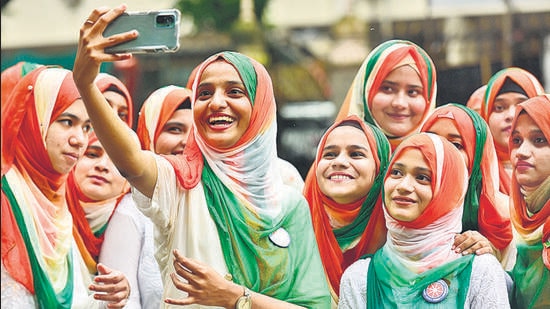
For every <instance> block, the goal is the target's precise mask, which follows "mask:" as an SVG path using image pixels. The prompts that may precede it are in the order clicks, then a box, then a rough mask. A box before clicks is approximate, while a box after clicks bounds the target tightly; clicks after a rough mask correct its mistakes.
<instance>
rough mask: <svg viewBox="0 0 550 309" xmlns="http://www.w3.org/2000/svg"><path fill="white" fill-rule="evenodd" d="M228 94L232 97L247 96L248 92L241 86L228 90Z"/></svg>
mask: <svg viewBox="0 0 550 309" xmlns="http://www.w3.org/2000/svg"><path fill="white" fill-rule="evenodd" d="M228 95H229V96H230V97H232V98H240V97H243V96H246V92H245V91H244V90H243V89H240V88H231V89H229V91H228Z"/></svg>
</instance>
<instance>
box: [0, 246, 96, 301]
mask: <svg viewBox="0 0 550 309" xmlns="http://www.w3.org/2000/svg"><path fill="white" fill-rule="evenodd" d="M71 251H72V254H73V268H74V272H73V284H74V287H73V289H74V290H73V304H72V306H71V308H73V309H95V308H107V303H105V302H103V301H99V300H95V299H94V298H93V293H92V292H91V291H90V290H88V286H89V285H90V284H91V283H92V280H91V277H90V274H89V273H88V268H87V267H86V264H85V263H84V259H83V258H82V256H81V255H80V251H79V250H78V247H77V245H76V243H75V242H74V240H73V243H72V250H71ZM2 308H17V309H27V308H29V309H35V308H38V303H37V302H36V298H35V296H34V295H33V294H31V293H30V292H29V291H28V290H27V289H26V288H25V287H24V286H23V285H21V284H20V283H19V282H17V281H15V280H14V279H13V277H12V276H11V275H10V274H9V273H8V272H7V271H6V269H5V268H4V263H2Z"/></svg>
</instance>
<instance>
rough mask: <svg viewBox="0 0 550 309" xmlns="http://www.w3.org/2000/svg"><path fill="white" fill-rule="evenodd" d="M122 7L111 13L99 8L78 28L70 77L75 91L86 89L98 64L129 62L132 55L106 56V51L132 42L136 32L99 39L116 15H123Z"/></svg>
mask: <svg viewBox="0 0 550 309" xmlns="http://www.w3.org/2000/svg"><path fill="white" fill-rule="evenodd" d="M125 10H126V5H125V4H122V5H120V6H118V7H116V8H114V9H109V8H107V7H99V8H96V9H94V10H93V11H92V12H91V13H90V15H89V16H88V18H87V19H86V21H85V22H84V24H83V25H82V27H81V28H80V38H79V40H78V50H77V52H76V57H75V62H74V67H73V75H74V80H75V83H76V85H77V86H78V88H79V89H83V88H84V87H90V86H92V85H93V83H94V79H95V77H96V76H97V74H98V73H99V69H100V68H101V63H103V62H111V61H118V60H124V59H129V58H131V57H132V54H129V53H125V54H108V53H106V52H105V48H106V47H110V46H113V45H117V44H120V43H123V42H126V41H130V40H133V39H135V38H136V37H137V36H138V33H137V31H135V30H133V31H128V32H124V33H120V34H115V35H112V36H110V37H107V38H105V37H103V31H104V30H105V28H106V27H107V25H109V23H111V22H112V21H113V20H115V19H116V18H117V17H118V16H119V15H120V14H122V13H124V11H125Z"/></svg>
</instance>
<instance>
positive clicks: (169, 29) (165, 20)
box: [103, 9, 181, 54]
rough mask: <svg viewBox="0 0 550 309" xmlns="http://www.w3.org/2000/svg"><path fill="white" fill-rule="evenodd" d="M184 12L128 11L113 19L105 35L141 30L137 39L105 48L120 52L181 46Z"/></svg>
mask: <svg viewBox="0 0 550 309" xmlns="http://www.w3.org/2000/svg"><path fill="white" fill-rule="evenodd" d="M180 16H181V13H180V11H179V10H177V9H168V10H157V11H142V12H124V13H123V14H122V15H120V16H119V17H117V18H116V19H115V20H113V21H112V22H111V23H110V24H109V25H108V26H107V28H105V31H104V32H103V36H104V37H108V36H111V35H113V34H118V33H123V32H128V31H131V30H137V31H138V33H139V35H138V37H137V38H136V39H134V40H131V41H128V42H124V43H121V44H117V45H114V46H111V47H108V48H105V52H107V53H111V54H116V53H133V54H144V53H170V52H175V51H177V50H178V48H179V30H180Z"/></svg>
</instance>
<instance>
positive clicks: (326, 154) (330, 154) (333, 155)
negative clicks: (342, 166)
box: [321, 151, 338, 159]
mask: <svg viewBox="0 0 550 309" xmlns="http://www.w3.org/2000/svg"><path fill="white" fill-rule="evenodd" d="M337 155H338V154H337V153H336V152H334V151H327V152H323V155H322V156H321V157H322V158H323V159H334V158H336V156H337Z"/></svg>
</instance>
